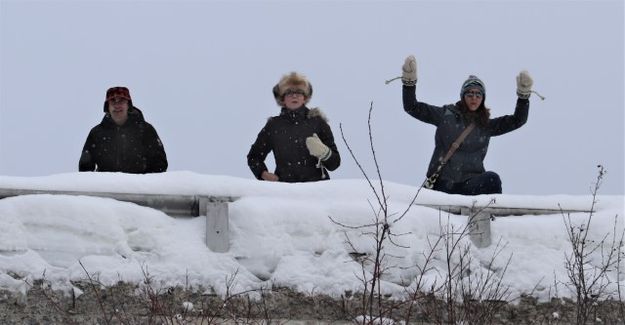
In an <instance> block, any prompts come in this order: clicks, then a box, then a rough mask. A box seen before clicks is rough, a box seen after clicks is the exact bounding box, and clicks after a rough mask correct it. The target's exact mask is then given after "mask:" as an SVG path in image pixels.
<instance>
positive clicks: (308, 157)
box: [247, 72, 341, 183]
mask: <svg viewBox="0 0 625 325" xmlns="http://www.w3.org/2000/svg"><path fill="white" fill-rule="evenodd" d="M273 96H274V98H275V100H276V103H277V104H278V106H280V107H281V110H280V114H279V115H277V116H274V117H271V118H269V120H268V121H267V123H266V124H265V126H264V127H263V128H262V130H260V132H259V133H258V136H257V138H256V141H254V144H252V147H251V148H250V151H249V153H248V154H247V164H248V166H249V167H250V170H251V171H252V173H253V174H254V176H255V177H256V178H257V179H259V180H265V181H280V182H290V183H293V182H314V181H320V180H326V179H329V178H330V175H329V173H328V171H333V170H336V169H337V168H338V167H339V165H340V164H341V156H340V155H339V151H338V149H337V147H336V144H335V143H334V136H333V135H332V130H331V129H330V126H329V124H328V122H327V120H326V118H325V116H324V115H323V113H322V112H321V110H320V109H319V108H313V109H310V108H308V107H307V106H306V104H307V103H308V102H309V101H310V98H311V96H312V86H311V84H310V82H309V81H308V80H307V79H306V77H304V76H303V75H301V74H299V73H296V72H291V73H290V74H287V75H284V76H283V77H282V78H281V79H280V81H279V82H278V84H276V85H275V86H274V87H273ZM270 152H273V156H274V159H275V163H276V169H275V171H274V172H273V173H272V172H270V171H269V170H268V169H267V165H265V158H267V155H268V154H269V153H270Z"/></svg>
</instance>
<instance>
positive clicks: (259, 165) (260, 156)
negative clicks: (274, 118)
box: [247, 121, 273, 180]
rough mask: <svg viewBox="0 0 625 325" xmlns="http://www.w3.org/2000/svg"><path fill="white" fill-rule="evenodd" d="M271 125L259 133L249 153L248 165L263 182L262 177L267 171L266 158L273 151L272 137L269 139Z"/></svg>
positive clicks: (267, 125)
mask: <svg viewBox="0 0 625 325" xmlns="http://www.w3.org/2000/svg"><path fill="white" fill-rule="evenodd" d="M269 123H270V121H267V124H265V127H263V129H262V130H260V132H259V133H258V136H257V137H256V141H254V143H253V144H252V147H251V148H250V151H249V153H248V154H247V165H248V166H249V167H250V170H251V171H252V173H253V174H254V176H255V177H256V178H257V179H260V180H262V178H261V175H262V173H263V172H264V171H266V170H267V165H265V158H267V155H268V154H269V152H271V150H273V148H272V145H271V142H270V140H271V139H270V137H269V132H268V130H269Z"/></svg>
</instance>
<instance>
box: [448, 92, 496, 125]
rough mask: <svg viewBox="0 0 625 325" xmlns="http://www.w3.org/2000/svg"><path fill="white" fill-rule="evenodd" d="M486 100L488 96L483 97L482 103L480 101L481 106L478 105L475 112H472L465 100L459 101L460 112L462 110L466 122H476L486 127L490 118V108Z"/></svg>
mask: <svg viewBox="0 0 625 325" xmlns="http://www.w3.org/2000/svg"><path fill="white" fill-rule="evenodd" d="M485 101H486V96H484V97H483V98H482V103H480V107H478V108H477V109H476V110H475V111H474V112H472V111H471V110H470V109H469V107H468V106H467V104H465V102H464V100H461V101H458V102H457V103H456V106H457V107H458V108H460V112H462V117H463V118H464V120H465V121H466V122H469V123H470V122H475V124H477V125H478V126H481V127H486V126H487V125H488V119H490V109H488V108H486V105H484V102H485Z"/></svg>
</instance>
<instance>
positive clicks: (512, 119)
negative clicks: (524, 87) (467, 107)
mask: <svg viewBox="0 0 625 325" xmlns="http://www.w3.org/2000/svg"><path fill="white" fill-rule="evenodd" d="M403 100H404V110H405V111H406V113H408V114H410V115H411V116H412V117H414V118H416V119H419V120H421V121H423V122H425V123H429V124H433V125H435V126H436V135H435V148H434V153H433V154H432V158H431V160H430V165H429V167H428V172H427V176H428V177H429V176H431V175H432V174H433V173H434V172H435V171H436V169H437V168H438V165H439V159H441V158H442V157H443V156H445V154H447V151H448V150H449V148H450V146H451V144H452V143H453V142H454V141H455V140H456V139H457V138H458V136H459V135H460V133H462V131H463V130H464V129H465V128H466V127H467V126H468V125H469V124H470V122H469V121H468V120H467V118H466V117H465V116H464V114H463V113H462V110H461V108H460V102H458V103H456V104H451V105H445V106H443V107H437V106H432V105H429V104H426V103H422V102H419V101H417V99H416V96H415V87H414V86H403ZM528 111H529V100H527V99H518V100H517V103H516V108H515V110H514V115H505V116H501V117H497V118H491V119H488V123H486V125H484V126H481V125H480V124H479V123H477V124H476V127H475V129H473V131H471V133H470V134H469V135H468V136H467V138H466V139H465V140H464V142H463V143H462V145H460V148H458V150H457V151H456V152H455V153H454V155H453V156H452V157H451V159H449V161H448V162H447V164H446V166H445V167H444V168H443V170H442V171H441V174H440V176H439V178H438V181H448V182H453V183H459V182H463V181H465V180H467V179H468V178H470V177H472V176H476V175H479V174H482V173H484V172H485V170H484V157H486V152H487V151H488V143H489V141H490V137H494V136H498V135H501V134H504V133H508V132H510V131H513V130H516V129H518V128H519V127H521V126H522V125H523V124H525V122H526V121H527V115H528ZM438 181H437V182H438Z"/></svg>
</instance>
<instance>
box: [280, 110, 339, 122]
mask: <svg viewBox="0 0 625 325" xmlns="http://www.w3.org/2000/svg"><path fill="white" fill-rule="evenodd" d="M280 116H284V117H287V118H288V119H290V120H292V121H301V120H303V119H307V118H308V119H310V118H315V117H319V118H321V119H323V120H324V121H325V122H326V123H327V122H328V119H327V118H326V116H325V114H323V112H322V111H321V109H319V107H315V108H312V109H310V108H308V107H306V106H302V107H300V108H298V109H295V110H290V109H288V108H286V107H282V110H281V111H280Z"/></svg>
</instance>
